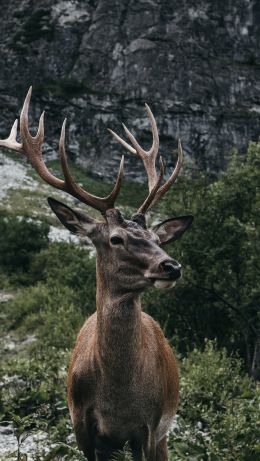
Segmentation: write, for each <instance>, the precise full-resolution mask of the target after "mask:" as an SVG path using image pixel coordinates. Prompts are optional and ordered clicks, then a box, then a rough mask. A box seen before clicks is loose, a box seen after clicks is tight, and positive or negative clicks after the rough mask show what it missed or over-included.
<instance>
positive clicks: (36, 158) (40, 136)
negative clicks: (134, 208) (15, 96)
mask: <svg viewBox="0 0 260 461" xmlns="http://www.w3.org/2000/svg"><path fill="white" fill-rule="evenodd" d="M31 94H32V87H30V88H29V91H28V93H27V95H26V98H25V100H24V104H23V108H22V111H21V116H20V133H21V141H22V142H21V143H18V142H17V141H16V136H17V120H16V121H15V123H14V125H13V127H12V129H11V132H10V135H9V137H8V138H7V139H4V140H0V146H3V147H7V148H9V149H12V150H15V151H17V152H20V153H21V154H24V155H26V157H27V159H28V160H29V162H30V163H31V165H32V166H33V168H34V169H35V170H36V171H37V173H38V174H39V176H40V177H41V178H42V179H43V180H44V181H45V182H47V183H48V184H50V185H51V186H53V187H55V188H56V189H59V190H62V191H64V192H67V193H69V194H70V195H72V196H73V197H75V198H77V199H78V200H80V201H81V202H83V203H86V204H87V205H90V206H91V207H92V208H95V209H96V210H98V211H100V212H101V213H102V214H103V215H105V213H106V210H108V209H109V208H113V207H114V203H115V200H116V197H117V195H118V193H119V190H120V186H121V181H122V177H123V174H124V157H122V159H121V163H120V167H119V171H118V175H117V180H116V183H115V185H114V187H113V190H112V192H111V193H110V194H109V195H108V196H107V197H104V198H101V197H96V196H95V195H91V194H89V193H88V192H87V191H85V190H84V189H83V188H82V187H80V186H79V185H78V184H77V183H76V182H75V180H74V179H73V177H72V175H71V173H70V171H69V167H68V162H67V158H66V154H65V146H64V145H65V124H66V120H65V121H64V122H63V125H62V130H61V136H60V143H59V152H60V158H61V164H62V169H63V173H64V178H65V181H63V180H61V179H59V178H57V177H56V176H54V175H53V174H52V173H51V172H50V171H49V170H48V168H47V167H46V165H45V163H44V160H43V158H42V145H43V142H44V112H43V113H42V114H41V117H40V120H39V126H38V130H37V133H36V135H35V136H31V134H30V131H29V126H28V111H29V105H30V99H31Z"/></svg>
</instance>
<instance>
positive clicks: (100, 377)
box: [52, 201, 188, 461]
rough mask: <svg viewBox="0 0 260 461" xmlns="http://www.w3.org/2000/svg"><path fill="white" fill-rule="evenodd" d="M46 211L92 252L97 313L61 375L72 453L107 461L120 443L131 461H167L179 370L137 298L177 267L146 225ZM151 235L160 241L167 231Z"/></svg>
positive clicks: (115, 216)
mask: <svg viewBox="0 0 260 461" xmlns="http://www.w3.org/2000/svg"><path fill="white" fill-rule="evenodd" d="M52 209H54V211H55V212H56V214H57V216H58V217H60V219H61V220H62V222H63V223H65V224H66V223H68V225H69V227H70V229H71V228H72V229H75V230H77V231H78V232H80V233H81V234H84V235H88V236H89V237H90V238H91V240H92V241H93V243H94V244H95V246H96V249H97V293H96V307H97V312H96V313H95V314H93V315H92V316H91V317H90V318H89V319H88V320H87V321H86V322H85V324H84V325H83V327H82V329H81V331H80V333H79V335H78V338H77V341H76V345H75V349H74V351H73V354H72V358H71V363H70V367H69V372H68V404H69V409H70V414H71V418H72V422H73V426H74V430H75V434H76V438H77V443H78V446H79V448H80V449H81V450H82V451H83V453H84V454H85V456H86V457H87V458H88V461H94V460H95V459H96V457H97V458H98V460H99V461H108V460H110V459H111V458H112V457H113V456H114V454H115V452H116V451H117V450H119V449H122V448H123V446H124V444H125V443H126V442H129V444H130V447H131V449H132V452H133V457H134V460H135V461H139V460H140V461H141V459H142V453H143V452H144V454H145V456H146V458H147V460H148V461H166V460H167V444H166V434H167V432H168V430H169V429H170V427H171V423H172V420H173V417H174V414H175V411H176V408H177V404H178V393H179V378H178V369H177V365H176V360H175V358H174V355H173V352H172V350H171V348H170V346H169V345H168V342H167V340H166V339H165V337H164V335H163V333H162V331H161V329H160V327H159V325H158V324H157V323H156V322H155V321H154V320H153V319H152V318H151V317H150V316H149V315H147V314H145V313H143V312H142V311H141V303H140V293H141V292H142V291H143V290H144V289H145V288H147V287H149V286H152V285H153V284H155V286H157V285H156V283H157V281H158V283H159V285H158V286H159V287H160V286H161V285H160V284H161V283H162V284H163V285H162V286H164V283H165V284H166V286H172V285H173V284H174V283H175V280H176V279H177V278H178V277H179V276H180V265H179V264H178V263H177V261H174V260H173V259H172V258H170V257H169V256H168V255H167V253H165V252H164V250H163V249H162V248H161V247H160V239H159V237H158V235H157V233H155V232H153V231H152V230H147V229H146V226H145V223H144V224H141V225H140V224H139V223H138V222H135V221H134V220H133V221H127V220H124V219H123V217H122V216H121V214H120V212H119V211H118V210H116V209H113V210H108V212H107V213H106V218H107V222H106V223H97V222H94V221H92V220H91V219H90V218H87V217H84V216H83V215H82V213H77V212H73V211H72V210H71V209H70V208H68V207H66V206H65V205H63V204H60V203H59V202H57V201H52ZM133 219H134V218H133ZM175 222H176V223H177V224H176V225H175ZM187 222H188V220H187V218H179V219H178V220H177V221H176V220H175V221H174V222H173V224H172V225H171V226H169V225H167V227H168V228H169V229H170V235H169V238H171V239H172V238H173V233H174V232H178V234H180V232H181V230H180V228H181V226H183V229H184V230H185V229H186V228H187ZM162 226H164V223H163V224H162ZM157 229H158V230H159V231H161V234H162V235H163V238H164V241H165V239H167V232H168V231H167V229H166V228H165V226H164V227H163V228H160V226H157ZM173 229H174V230H173ZM184 230H183V232H184ZM176 274H177V275H176Z"/></svg>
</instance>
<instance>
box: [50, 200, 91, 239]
mask: <svg viewBox="0 0 260 461" xmlns="http://www.w3.org/2000/svg"><path fill="white" fill-rule="evenodd" d="M48 203H49V205H50V207H51V209H52V211H54V213H55V214H56V216H57V217H58V218H59V220H60V222H61V223H62V224H63V225H64V226H65V227H66V228H67V229H68V230H69V231H70V232H72V233H73V234H78V235H82V236H88V237H90V238H91V235H92V234H93V232H95V230H96V227H97V225H98V224H99V223H98V222H97V221H96V220H95V219H93V218H90V217H89V216H87V215H86V214H85V213H82V211H80V210H72V209H71V208H70V207H68V206H67V205H65V204H64V203H61V202H59V201H58V200H55V199H54V198H51V197H49V198H48Z"/></svg>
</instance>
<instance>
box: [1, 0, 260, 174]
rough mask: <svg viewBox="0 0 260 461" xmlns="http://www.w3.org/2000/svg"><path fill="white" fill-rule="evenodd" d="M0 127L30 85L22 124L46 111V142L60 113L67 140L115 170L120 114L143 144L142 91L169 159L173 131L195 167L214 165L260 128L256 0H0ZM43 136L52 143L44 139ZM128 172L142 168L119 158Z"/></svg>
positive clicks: (146, 136)
mask: <svg viewBox="0 0 260 461" xmlns="http://www.w3.org/2000/svg"><path fill="white" fill-rule="evenodd" d="M0 6H1V28H0V57H1V61H0V62H1V66H0V135H1V137H3V136H5V135H7V132H8V129H9V126H10V125H11V123H12V119H13V118H14V117H16V116H17V115H18V113H19V110H20V108H21V105H22V101H23V99H24V96H25V94H26V92H27V89H28V87H29V86H30V85H31V84H32V85H33V90H34V91H33V100H32V105H31V117H32V118H31V125H32V126H33V127H36V123H37V119H38V118H39V115H40V112H41V111H42V110H43V109H45V110H46V112H47V114H46V122H45V123H46V142H47V145H46V149H47V151H48V150H49V151H51V148H56V147H57V141H58V138H59V130H60V127H61V123H62V119H63V117H65V116H67V117H68V133H67V151H68V153H69V155H70V156H71V157H74V158H76V159H77V161H78V162H80V163H81V164H82V165H84V166H86V167H88V168H89V169H92V171H93V172H95V173H97V174H100V175H103V174H104V175H110V176H113V175H115V171H114V168H117V166H118V160H119V156H120V152H122V148H120V147H119V146H117V144H116V143H115V142H114V141H113V140H112V139H111V137H110V135H109V133H108V132H107V130H106V128H107V127H111V128H112V129H114V130H116V131H117V132H119V134H120V133H121V134H122V130H121V127H120V123H121V121H124V122H126V124H127V125H128V127H129V128H130V129H131V130H132V131H133V132H134V134H136V135H137V136H138V139H139V140H140V141H141V143H143V144H144V145H145V146H149V144H150V127H149V124H148V121H147V117H146V113H145V110H144V102H147V103H148V104H150V106H151V108H152V110H153V112H154V114H155V116H156V119H157V121H158V126H159V133H160V139H161V147H162V152H163V153H164V156H166V158H167V163H168V165H169V166H170V165H171V164H172V163H173V157H172V154H171V152H172V150H173V149H176V145H177V139H178V138H179V137H180V138H181V139H182V143H183V147H184V150H185V153H186V158H190V159H192V160H193V161H194V164H195V165H197V166H198V167H199V168H205V169H207V170H211V171H213V172H214V171H218V170H219V169H221V168H222V167H223V166H224V164H225V161H226V159H227V157H228V153H229V152H230V150H231V149H232V148H233V147H237V148H238V149H239V150H240V151H244V150H245V149H246V147H247V144H248V142H249V141H250V140H256V139H258V136H259V133H260V49H259V43H260V3H259V1H258V0H218V1H217V2H212V1H210V0H196V1H195V0H183V1H177V0H171V1H169V0H139V1H134V0H71V1H67V0H54V1H53V0H43V1H41V0H35V1H32V0H0ZM50 146H51V147H50ZM127 159H128V163H130V164H129V165H128V166H127V167H126V168H127V171H128V173H127V174H128V175H130V174H131V175H133V176H135V177H140V176H141V175H142V172H141V170H142V168H141V165H140V163H138V164H137V165H136V162H135V161H133V160H132V159H131V158H130V156H128V157H127Z"/></svg>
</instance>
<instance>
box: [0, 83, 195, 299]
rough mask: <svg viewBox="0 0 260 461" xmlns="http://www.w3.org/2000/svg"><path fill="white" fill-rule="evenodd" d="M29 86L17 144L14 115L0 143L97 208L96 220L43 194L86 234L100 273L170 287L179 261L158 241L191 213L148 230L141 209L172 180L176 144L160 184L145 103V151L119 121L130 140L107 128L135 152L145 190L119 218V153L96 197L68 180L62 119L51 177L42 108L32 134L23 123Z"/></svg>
mask: <svg viewBox="0 0 260 461" xmlns="http://www.w3.org/2000/svg"><path fill="white" fill-rule="evenodd" d="M31 91H32V90H31V88H30V89H29V92H28V94H27V96H26V98H25V101H24V105H23V108H22V111H21V116H20V136H21V143H19V142H17V140H16V137H17V120H16V121H15V123H14V125H13V128H12V130H11V133H10V135H9V137H8V138H7V139H5V140H1V141H0V146H4V147H7V148H9V149H13V150H15V151H17V152H20V153H21V154H24V155H25V156H26V157H27V159H28V160H29V161H30V163H31V165H32V166H33V167H34V169H35V170H36V171H37V172H38V174H39V175H40V177H41V178H42V179H43V180H44V181H45V182H47V183H48V184H50V185H51V186H53V187H55V188H57V189H60V190H63V191H65V192H67V193H68V194H70V195H72V196H73V197H75V198H77V199H78V200H80V201H81V202H83V203H85V204H86V205H89V206H90V207H92V208H95V209H96V210H98V211H99V212H100V213H101V215H102V217H103V220H102V222H98V221H97V220H94V219H93V218H91V217H89V216H88V215H87V214H85V213H83V212H82V211H80V210H77V209H76V210H72V209H71V208H70V207H68V206H67V205H65V204H63V203H61V202H58V201H57V200H54V199H52V198H49V199H48V201H49V205H50V207H51V208H52V210H53V211H54V213H55V214H56V215H57V217H58V218H59V220H60V221H61V223H62V224H63V225H64V226H65V227H67V228H68V229H69V230H70V231H71V232H73V233H76V234H79V235H81V236H87V237H89V238H90V239H91V240H92V242H93V244H94V245H95V247H96V248H97V258H98V261H99V265H100V266H102V267H105V268H106V270H105V271H104V278H107V279H109V277H111V276H112V275H113V277H114V278H115V280H116V284H117V287H118V289H120V290H124V291H138V290H143V289H144V288H146V287H149V286H152V285H154V286H155V287H157V288H171V287H173V286H174V285H175V283H176V280H177V279H179V278H180V276H181V266H180V264H179V263H178V262H177V261H175V260H174V259H172V258H171V257H169V256H168V255H167V253H166V252H165V251H164V250H163V248H162V247H163V246H164V245H166V244H167V243H169V242H172V241H174V240H176V239H177V238H179V237H180V236H181V235H182V234H183V233H184V232H185V231H186V229H187V228H188V227H189V226H190V225H191V223H192V220H193V217H192V216H190V215H189V216H181V217H177V218H173V219H168V220H166V221H164V222H162V223H161V224H158V225H156V226H155V227H154V228H152V229H148V228H147V224H146V213H147V211H148V210H149V209H150V208H151V206H152V205H154V204H155V203H156V202H157V201H158V200H159V199H160V198H161V197H162V196H163V195H164V194H165V193H166V192H167V191H168V189H169V188H170V186H171V185H172V184H173V183H174V182H175V180H176V178H177V176H178V173H179V171H180V168H181V164H182V159H183V153H182V148H181V143H180V142H179V145H178V161H177V164H176V167H175V169H174V171H173V173H172V175H171V176H170V177H169V179H168V180H167V181H166V182H165V183H164V184H161V183H162V179H163V174H164V165H163V160H162V158H161V157H160V173H159V175H157V172H156V165H155V164H156V157H157V154H158V149H159V137H158V130H157V126H156V122H155V119H154V117H153V114H152V112H151V110H150V108H149V106H148V105H147V104H146V110H147V113H148V117H149V119H150V122H151V127H152V135H153V143H152V147H151V149H150V150H148V151H145V150H144V149H142V147H141V146H140V145H139V144H138V142H137V141H136V139H135V138H134V136H133V135H132V134H131V133H130V131H129V130H128V129H127V128H126V127H125V126H124V125H123V126H124V129H125V131H126V134H127V136H128V137H129V139H130V142H131V144H132V145H130V144H128V143H127V142H126V141H124V140H123V139H122V138H120V137H119V136H118V135H117V134H116V133H114V132H113V131H112V130H109V131H110V132H111V133H112V135H113V136H114V137H115V139H116V140H117V141H119V142H120V143H121V144H122V145H123V146H124V147H125V148H126V149H127V150H128V151H130V152H131V153H132V154H135V155H137V156H139V157H140V158H141V159H142V161H143V163H144V166H145V169H146V172H147V175H148V186H149V194H148V196H147V198H146V199H145V201H144V202H143V204H142V205H141V206H140V207H139V209H138V211H137V213H136V214H135V215H134V216H132V218H131V219H125V218H124V217H123V215H122V214H121V213H120V211H119V210H118V209H117V208H115V206H114V205H115V200H116V198H117V195H118V193H119V190H120V186H121V180H122V177H123V164H124V157H122V159H121V163H120V167H119V172H118V176H117V180H116V182H115V186H114V188H113V190H112V192H111V193H110V194H109V195H108V196H107V197H104V198H101V197H96V196H94V195H92V194H90V193H89V192H87V191H85V190H84V189H83V188H82V187H80V186H79V185H78V184H77V183H76V182H75V180H74V179H73V177H72V175H71V173H70V171H69V168H68V163H67V159H66V154H65V124H66V120H65V121H64V123H63V126H62V130H61V136H60V142H59V154H60V160H61V165H62V170H63V174H64V180H61V179H59V178H57V177H55V176H54V175H53V174H52V173H51V172H50V171H49V170H48V168H47V167H46V165H45V163H44V161H43V158H42V145H43V142H44V113H43V114H42V115H41V117H40V121H39V127H38V131H37V134H36V136H31V134H30V132H29V128H28V110H29V104H30V98H31Z"/></svg>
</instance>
